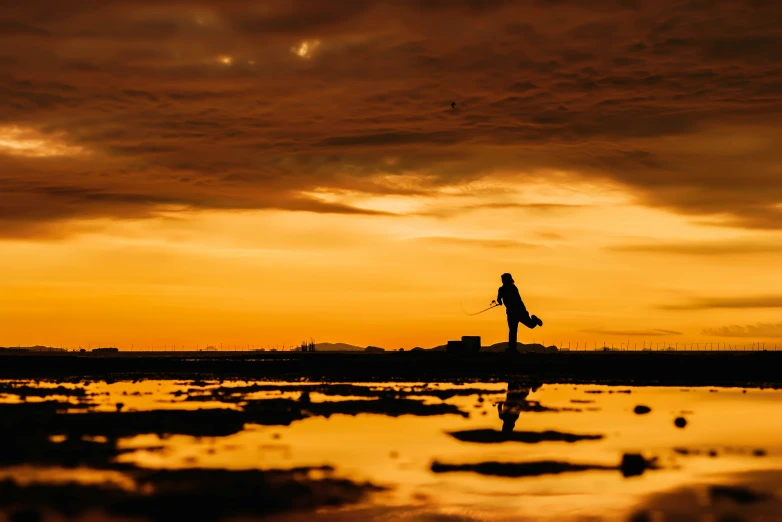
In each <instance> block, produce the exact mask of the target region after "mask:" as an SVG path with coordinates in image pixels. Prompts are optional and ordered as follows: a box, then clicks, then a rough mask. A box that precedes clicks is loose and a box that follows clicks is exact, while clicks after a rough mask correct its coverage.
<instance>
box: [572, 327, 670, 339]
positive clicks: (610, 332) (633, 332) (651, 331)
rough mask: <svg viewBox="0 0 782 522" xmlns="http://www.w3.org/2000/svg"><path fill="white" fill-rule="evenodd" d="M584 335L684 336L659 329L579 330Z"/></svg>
mask: <svg viewBox="0 0 782 522" xmlns="http://www.w3.org/2000/svg"><path fill="white" fill-rule="evenodd" d="M581 331H582V332H584V333H592V334H605V335H619V336H629V337H649V336H651V337H659V336H666V335H684V334H683V333H682V332H677V331H675V330H662V329H659V328H652V329H649V330H603V329H599V328H598V329H590V330H581Z"/></svg>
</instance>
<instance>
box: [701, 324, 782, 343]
mask: <svg viewBox="0 0 782 522" xmlns="http://www.w3.org/2000/svg"><path fill="white" fill-rule="evenodd" d="M701 333H702V334H703V335H713V336H716V337H751V338H754V339H772V338H779V337H782V323H758V324H748V325H744V326H740V325H732V326H721V327H717V328H705V329H704V330H703V331H702V332H701Z"/></svg>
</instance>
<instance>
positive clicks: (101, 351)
mask: <svg viewBox="0 0 782 522" xmlns="http://www.w3.org/2000/svg"><path fill="white" fill-rule="evenodd" d="M92 353H99V354H107V353H119V348H93V349H92Z"/></svg>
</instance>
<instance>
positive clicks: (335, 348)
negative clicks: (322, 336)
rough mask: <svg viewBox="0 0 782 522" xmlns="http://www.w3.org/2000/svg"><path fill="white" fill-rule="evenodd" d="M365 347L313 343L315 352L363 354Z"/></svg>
mask: <svg viewBox="0 0 782 522" xmlns="http://www.w3.org/2000/svg"><path fill="white" fill-rule="evenodd" d="M364 350H366V347H365V346H354V345H352V344H345V343H315V351H316V352H363V351H364Z"/></svg>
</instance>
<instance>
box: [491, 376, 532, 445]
mask: <svg viewBox="0 0 782 522" xmlns="http://www.w3.org/2000/svg"><path fill="white" fill-rule="evenodd" d="M540 386H541V385H540V383H534V384H528V383H525V382H518V381H509V382H508V392H507V394H506V396H505V401H503V402H500V403H497V413H498V414H499V417H500V420H501V421H502V432H503V433H509V432H512V431H513V429H514V428H515V427H516V421H518V420H519V416H520V415H521V412H523V411H540V409H541V406H540V404H539V403H537V402H530V401H528V400H527V397H528V396H529V394H530V393H532V392H535V391H537V390H538V388H540Z"/></svg>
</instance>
